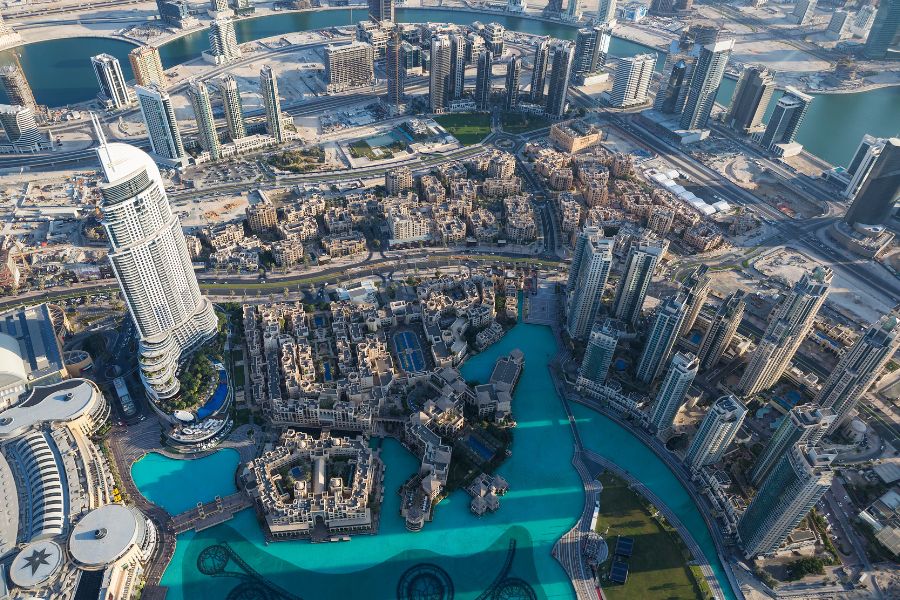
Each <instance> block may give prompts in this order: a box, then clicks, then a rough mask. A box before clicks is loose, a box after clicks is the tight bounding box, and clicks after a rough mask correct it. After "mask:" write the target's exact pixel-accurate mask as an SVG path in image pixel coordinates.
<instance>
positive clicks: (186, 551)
mask: <svg viewBox="0 0 900 600" xmlns="http://www.w3.org/2000/svg"><path fill="white" fill-rule="evenodd" d="M514 348H519V349H521V350H522V351H523V352H524V353H525V356H526V362H525V370H524V372H523V375H522V379H521V381H520V382H519V385H518V387H517V389H516V392H515V396H514V400H513V414H514V416H515V418H516V420H517V422H518V427H517V428H516V430H515V433H514V441H513V445H512V456H511V457H510V458H509V459H508V460H507V461H506V462H505V463H504V464H503V465H502V466H501V468H500V470H499V473H500V474H501V475H502V476H503V477H504V478H506V480H507V481H508V482H509V485H510V491H509V493H508V494H507V495H505V496H503V497H502V498H501V501H500V509H499V511H497V512H496V513H492V514H487V515H485V516H483V517H480V518H479V517H475V516H473V515H472V514H471V512H470V511H469V497H468V496H467V495H466V494H465V493H464V492H461V491H458V492H455V493H454V494H452V495H451V496H450V497H449V498H447V499H446V500H444V501H443V502H441V504H440V505H439V506H438V508H437V511H436V515H435V520H434V521H433V522H432V523H428V524H426V526H425V528H424V529H423V531H421V532H418V533H410V532H408V531H406V529H405V527H404V522H403V519H402V518H401V517H400V515H399V504H400V498H399V496H398V494H397V489H398V488H399V487H400V485H401V484H402V483H403V482H404V481H405V479H406V478H407V477H408V476H409V475H410V474H412V473H413V472H414V471H415V470H416V468H417V465H418V461H417V460H416V459H415V458H414V457H413V456H411V455H410V454H409V453H408V452H407V451H406V450H405V449H404V448H403V447H402V446H400V444H398V443H397V442H396V441H394V440H391V439H386V440H384V443H383V444H382V457H383V459H384V462H385V464H386V465H387V471H386V474H385V488H384V503H383V506H382V513H381V514H382V517H381V529H380V531H379V533H378V535H376V536H354V537H353V539H352V541H350V542H336V543H327V544H310V543H308V542H305V541H291V542H276V543H273V544H269V545H266V543H265V540H264V539H263V535H262V532H261V530H260V527H259V525H258V523H257V520H256V516H255V514H254V513H253V511H251V510H247V511H244V512H242V513H240V514H238V515H237V517H235V519H233V520H232V521H231V522H229V523H227V524H224V525H220V526H218V527H214V528H212V529H209V530H206V531H203V532H200V533H191V532H189V533H186V534H182V535H181V536H179V538H178V544H177V547H176V552H175V557H174V559H173V561H172V563H171V564H170V566H169V568H168V569H167V570H166V573H165V575H164V578H163V581H162V583H163V585H167V586H169V587H170V591H169V595H168V598H169V599H170V600H186V599H190V598H198V597H206V598H226V597H228V595H229V594H230V593H232V591H233V590H234V589H236V588H237V587H239V586H241V585H245V586H265V585H267V584H266V583H265V582H270V583H272V584H275V585H277V586H279V587H280V588H281V589H282V590H285V591H288V590H289V591H290V593H291V594H293V596H294V597H296V598H306V599H312V598H324V597H333V598H342V597H347V598H349V597H360V593H361V591H360V585H361V584H363V582H364V585H365V597H367V598H375V599H384V600H387V599H389V598H390V599H401V598H404V599H405V598H411V597H426V596H421V595H419V596H415V593H424V591H427V590H428V589H431V590H432V591H433V592H434V591H437V590H442V591H443V593H442V594H440V595H432V596H427V597H433V598H449V597H451V595H452V597H454V598H457V599H461V600H468V599H474V598H477V597H478V596H479V595H481V594H482V593H483V592H484V591H486V590H489V589H491V590H493V591H494V592H498V593H500V592H502V595H498V596H492V597H504V598H519V597H528V595H529V593H534V595H535V596H536V597H538V598H572V597H574V592H573V590H572V587H571V584H570V582H569V580H568V578H567V576H566V574H565V573H564V571H563V569H562V567H561V566H560V565H559V563H557V561H556V560H555V559H554V558H553V557H552V556H551V550H552V548H553V545H554V544H555V542H556V540H557V539H558V538H559V537H560V536H561V535H562V534H563V533H565V532H566V531H567V530H568V529H570V528H571V527H572V526H573V525H574V523H575V520H576V519H577V517H578V516H579V515H580V514H581V511H582V509H583V507H584V493H583V488H582V485H581V480H580V478H579V477H578V475H577V473H576V472H575V470H574V468H573V466H572V464H571V459H572V452H573V441H572V435H571V431H570V429H569V425H568V420H567V417H566V414H565V412H564V410H563V408H562V405H561V403H560V400H559V398H558V396H557V395H556V392H555V389H554V387H553V383H552V380H551V378H550V374H549V371H548V369H547V363H548V362H549V361H550V360H551V359H552V357H553V356H554V355H555V353H556V343H555V340H554V337H553V335H552V333H551V331H550V329H549V328H547V327H541V326H536V325H526V324H519V325H517V326H516V327H515V328H513V329H512V330H511V331H510V332H509V333H507V335H506V336H505V337H504V338H503V339H502V340H501V341H500V342H498V343H497V344H495V345H494V346H492V347H491V348H489V349H488V350H487V351H485V352H483V353H481V354H479V355H476V356H475V357H473V358H472V359H470V360H469V361H467V362H466V364H465V365H464V367H463V369H462V373H463V375H464V377H465V378H466V380H467V381H472V380H477V381H486V380H487V379H488V377H489V375H490V372H491V369H492V367H493V364H494V362H495V360H496V359H497V357H499V356H501V355H503V354H506V353H508V352H509V351H511V350H512V349H514ZM575 415H576V417H577V419H578V427H579V431H580V433H581V436H582V438H583V439H584V441H585V444H586V446H587V447H588V448H589V449H591V450H594V451H595V452H597V453H599V454H602V455H603V456H605V457H607V458H609V459H610V460H612V461H614V462H616V463H617V464H618V465H619V466H621V467H622V468H623V469H626V470H628V471H630V472H631V473H633V474H634V475H635V476H636V477H638V478H640V479H641V481H643V482H644V483H645V484H646V485H647V486H648V487H649V488H650V489H652V490H653V491H654V492H655V493H656V494H657V496H659V497H660V498H664V499H665V501H666V502H667V503H668V505H669V507H670V508H671V509H672V510H673V511H674V512H675V513H676V514H677V515H678V517H679V519H680V520H681V521H682V522H683V523H684V524H685V525H686V526H687V527H688V528H689V529H690V531H691V532H692V534H693V535H694V537H695V539H696V540H697V542H698V543H699V544H700V546H701V548H702V549H703V552H704V554H705V555H706V556H707V559H708V560H709V562H710V563H711V564H712V565H713V569H714V571H715V572H716V574H717V577H718V579H719V580H720V582H721V585H722V587H723V588H724V589H726V590H728V589H729V587H728V581H727V579H726V578H725V575H724V573H723V571H722V566H721V564H720V563H719V561H718V559H717V556H716V552H715V546H714V543H713V541H712V538H711V537H710V533H709V531H708V530H707V529H706V526H705V524H704V521H703V519H702V517H701V515H700V514H699V512H698V510H697V507H696V506H695V505H694V504H693V503H692V501H691V499H690V497H689V496H688V494H687V492H686V491H685V490H684V488H683V487H682V486H681V485H680V483H679V482H678V480H677V479H676V478H675V476H674V475H673V474H672V473H671V471H669V469H668V468H667V467H666V466H665V464H664V463H662V462H661V461H660V460H659V459H658V458H656V456H655V455H654V454H653V453H652V452H651V451H650V450H648V449H647V448H646V447H645V446H644V445H643V444H642V443H641V442H640V441H639V440H638V439H637V438H635V437H634V436H632V435H631V434H630V433H628V432H627V431H625V430H624V429H622V428H621V427H619V426H618V425H616V424H615V423H613V422H612V421H610V420H609V419H607V418H605V417H603V416H601V415H599V414H597V413H595V412H593V411H591V410H588V409H586V408H583V407H575ZM226 452H228V451H226ZM217 455H218V454H216V455H213V456H217ZM149 458H150V459H151V460H152V461H153V462H152V463H151V464H150V465H148V466H150V467H152V468H150V469H145V468H143V467H142V463H143V461H141V462H139V463H137V464H136V465H135V467H134V468H133V469H132V476H133V477H134V479H135V483H136V484H137V486H138V488H139V489H142V490H144V489H148V490H149V491H150V492H151V494H150V495H151V496H152V498H153V499H154V500H155V501H157V502H159V503H161V504H162V505H163V506H166V505H171V504H173V503H174V504H175V505H176V506H177V507H179V508H180V507H182V506H185V505H187V504H191V502H193V503H196V501H197V500H202V499H203V498H199V497H197V498H195V497H194V496H198V495H200V494H202V492H200V491H197V488H196V487H195V486H193V485H192V483H191V482H192V481H193V480H194V479H195V478H197V477H210V476H214V477H215V478H216V479H218V480H219V481H218V482H217V483H215V484H211V485H215V486H217V489H223V488H224V492H225V493H227V492H228V491H229V490H230V489H231V488H229V486H231V485H232V484H231V482H232V475H233V463H227V461H223V465H222V468H221V469H220V470H219V471H218V472H215V473H214V474H212V475H210V474H209V473H204V471H209V470H210V469H207V468H206V467H205V466H204V465H203V464H200V463H197V462H196V461H176V460H171V459H162V461H160V458H162V457H158V455H150V457H149ZM144 460H147V458H145V459H144ZM159 481H165V482H167V485H166V486H160V485H159V484H158V483H157V484H156V485H155V486H154V485H153V482H159ZM179 481H181V482H183V485H178V482H179ZM148 486H150V487H149V488H148ZM166 490H167V491H166ZM169 495H171V496H174V497H169ZM207 495H208V494H205V495H204V496H207ZM176 497H177V498H176ZM601 502H602V497H601ZM512 541H514V544H515V550H514V552H513V553H511V550H510V548H511V542H512ZM635 546H636V548H638V547H640V546H641V540H636V543H635ZM642 551H647V552H652V546H644V547H643V550H642ZM214 557H218V558H216V560H217V561H218V563H217V564H221V563H222V561H223V558H222V557H226V558H227V561H228V564H227V568H223V569H222V570H221V572H218V571H215V569H213V568H211V567H210V564H211V562H216V561H213V560H212V559H213V558H214ZM507 563H508V564H507ZM433 565H439V567H440V569H438V570H435V569H434V568H433ZM223 573H224V574H223ZM227 573H232V575H227ZM348 573H352V574H353V576H352V577H342V576H340V575H344V574H348ZM450 590H452V594H451V595H447V592H448V591H450ZM248 593H249V590H248ZM248 597H256V596H248ZM260 597H261V596H260ZM728 598H729V600H731V598H732V596H731V595H730V594H729V596H728Z"/></svg>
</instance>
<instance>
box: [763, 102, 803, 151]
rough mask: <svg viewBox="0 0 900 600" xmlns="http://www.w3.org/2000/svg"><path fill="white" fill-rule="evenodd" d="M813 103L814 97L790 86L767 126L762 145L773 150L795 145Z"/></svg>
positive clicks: (777, 104) (776, 105)
mask: <svg viewBox="0 0 900 600" xmlns="http://www.w3.org/2000/svg"><path fill="white" fill-rule="evenodd" d="M812 101H813V97H812V96H810V95H809V94H804V93H803V92H801V91H799V90H797V89H795V88H792V87H790V86H789V87H787V88H785V90H784V94H783V95H782V96H781V98H779V99H778V102H777V103H776V104H775V111H774V112H773V113H772V117H771V118H770V119H769V122H768V123H767V124H766V130H765V131H764V132H763V134H762V137H761V138H760V140H759V143H760V145H761V146H762V147H763V148H767V149H769V150H772V149H774V148H775V146H776V145H778V144H793V143H794V140H795V139H796V138H797V131H799V130H800V125H801V124H802V123H803V117H805V116H806V111H807V110H809V105H810V103H812Z"/></svg>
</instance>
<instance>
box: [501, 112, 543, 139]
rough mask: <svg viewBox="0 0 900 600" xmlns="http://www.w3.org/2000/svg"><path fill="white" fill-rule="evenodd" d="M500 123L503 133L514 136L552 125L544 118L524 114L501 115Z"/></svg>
mask: <svg viewBox="0 0 900 600" xmlns="http://www.w3.org/2000/svg"><path fill="white" fill-rule="evenodd" d="M500 122H501V124H502V126H503V131H505V132H506V133H512V134H515V135H518V134H520V133H527V132H529V131H534V130H535V129H543V128H544V127H550V125H551V124H552V123H553V121H551V120H550V119H547V118H545V117H541V116H538V115H528V114H525V113H503V116H502V117H501V118H500Z"/></svg>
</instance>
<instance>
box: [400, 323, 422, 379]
mask: <svg viewBox="0 0 900 600" xmlns="http://www.w3.org/2000/svg"><path fill="white" fill-rule="evenodd" d="M394 347H395V348H396V349H397V360H399V361H400V368H401V369H403V370H404V371H406V372H407V373H418V372H421V371H424V370H425V355H424V354H423V353H422V347H421V346H419V340H418V339H417V338H416V334H414V333H413V332H412V331H401V332H400V333H396V334H394Z"/></svg>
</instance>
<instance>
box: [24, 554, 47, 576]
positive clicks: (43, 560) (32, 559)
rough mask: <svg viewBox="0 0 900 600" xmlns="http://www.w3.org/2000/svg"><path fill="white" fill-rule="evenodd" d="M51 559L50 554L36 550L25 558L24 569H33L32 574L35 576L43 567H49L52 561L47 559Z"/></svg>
mask: <svg viewBox="0 0 900 600" xmlns="http://www.w3.org/2000/svg"><path fill="white" fill-rule="evenodd" d="M48 558H50V553H49V552H47V551H46V550H44V549H43V548H41V549H40V550H38V549H37V548H35V549H34V550H33V551H32V552H31V556H26V557H25V565H24V566H23V567H22V568H23V569H27V568H28V567H31V574H32V575H34V574H35V573H37V570H38V569H39V568H41V565H49V564H50V561H48V560H47V559H48Z"/></svg>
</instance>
